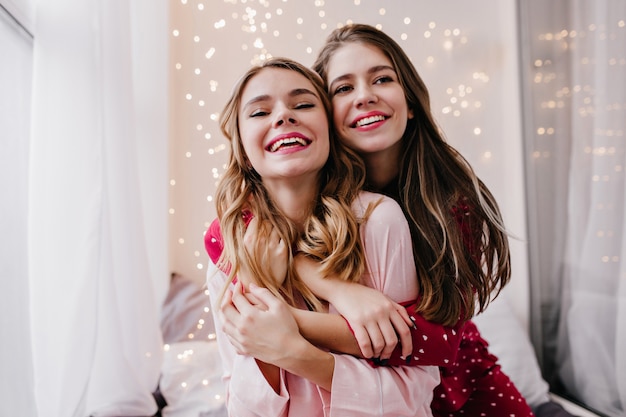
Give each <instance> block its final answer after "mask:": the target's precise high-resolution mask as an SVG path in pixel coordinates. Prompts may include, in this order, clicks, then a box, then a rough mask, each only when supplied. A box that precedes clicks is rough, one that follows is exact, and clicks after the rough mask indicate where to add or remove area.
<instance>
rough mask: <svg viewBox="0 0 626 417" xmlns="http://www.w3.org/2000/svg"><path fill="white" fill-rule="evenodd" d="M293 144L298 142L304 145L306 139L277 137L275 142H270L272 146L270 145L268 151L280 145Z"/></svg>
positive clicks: (275, 149)
mask: <svg viewBox="0 0 626 417" xmlns="http://www.w3.org/2000/svg"><path fill="white" fill-rule="evenodd" d="M295 144H300V145H302V146H306V145H307V143H306V140H304V139H302V138H285V139H279V140H277V141H276V142H274V143H273V144H272V146H271V147H270V152H276V151H277V150H278V149H279V148H280V147H281V146H283V145H287V146H289V145H295Z"/></svg>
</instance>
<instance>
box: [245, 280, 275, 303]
mask: <svg viewBox="0 0 626 417" xmlns="http://www.w3.org/2000/svg"><path fill="white" fill-rule="evenodd" d="M249 290H250V294H251V295H252V296H254V297H256V299H257V300H258V302H260V303H263V304H265V306H266V307H267V308H268V309H269V308H271V307H272V306H273V305H276V304H277V303H280V300H278V299H277V298H276V296H275V295H274V294H272V293H271V292H270V290H268V289H267V288H263V287H259V286H258V285H256V284H254V283H251V284H250V286H249Z"/></svg>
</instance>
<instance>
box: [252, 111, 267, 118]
mask: <svg viewBox="0 0 626 417" xmlns="http://www.w3.org/2000/svg"><path fill="white" fill-rule="evenodd" d="M268 114H270V113H269V112H267V111H265V110H255V111H253V112H252V113H250V117H263V116H267V115H268Z"/></svg>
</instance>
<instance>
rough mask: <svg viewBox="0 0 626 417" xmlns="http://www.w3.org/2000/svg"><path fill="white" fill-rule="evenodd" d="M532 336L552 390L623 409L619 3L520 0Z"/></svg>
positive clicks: (624, 151)
mask: <svg viewBox="0 0 626 417" xmlns="http://www.w3.org/2000/svg"><path fill="white" fill-rule="evenodd" d="M520 4H521V8H520V11H521V14H522V26H523V28H525V33H524V38H525V39H526V40H527V41H528V42H527V43H526V54H525V56H526V65H527V66H526V68H527V69H529V71H527V72H525V74H526V76H527V83H526V87H527V88H526V90H525V91H527V93H528V95H527V112H526V126H527V128H528V129H527V132H526V136H527V140H528V148H527V157H528V184H529V202H530V205H529V207H530V209H529V215H530V218H529V224H530V225H531V230H530V236H531V239H532V240H531V242H532V244H531V245H530V247H531V253H530V255H531V260H532V261H531V263H532V268H531V269H532V271H531V272H532V277H533V279H532V282H533V296H532V299H533V300H534V303H535V306H534V307H535V308H532V309H531V310H532V311H533V312H535V313H538V314H536V315H535V316H534V317H533V318H532V319H533V328H534V329H535V330H536V331H535V332H534V335H533V336H534V338H535V341H536V342H538V345H540V346H541V350H540V353H541V356H542V359H543V365H544V372H545V374H546V376H547V377H548V379H549V380H550V382H551V383H552V386H553V388H554V389H555V390H557V391H561V392H562V393H564V394H565V395H567V396H570V397H572V398H573V399H575V400H578V401H581V402H584V403H585V404H587V405H588V406H590V407H592V408H594V409H596V410H598V411H599V412H601V413H604V414H606V415H609V416H624V415H625V411H626V224H625V220H626V216H625V212H626V193H625V185H626V184H625V172H624V171H625V168H626V136H625V134H626V133H625V132H626V2H624V1H622V0H599V1H570V0H561V1H554V2H544V1H542V0H532V1H529V2H520Z"/></svg>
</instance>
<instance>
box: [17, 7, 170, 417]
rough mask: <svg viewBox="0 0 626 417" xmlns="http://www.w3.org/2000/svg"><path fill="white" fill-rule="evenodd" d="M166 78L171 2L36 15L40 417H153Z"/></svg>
mask: <svg viewBox="0 0 626 417" xmlns="http://www.w3.org/2000/svg"><path fill="white" fill-rule="evenodd" d="M166 68H167V7H166V2H165V0H162V1H153V0H144V1H133V2H131V1H128V0H47V1H40V2H39V3H38V4H37V5H36V19H35V29H34V66H33V100H32V101H33V109H32V138H31V145H30V178H29V180H30V181H29V186H28V190H29V198H28V213H29V234H28V237H29V244H28V248H29V251H28V254H29V267H30V271H29V278H30V279H29V285H30V306H31V330H32V350H33V363H34V380H35V383H34V389H33V391H34V396H35V400H36V407H37V410H38V411H37V413H38V414H37V415H38V416H40V417H44V416H50V417H69V416H77V417H78V416H148V415H153V414H154V413H155V412H156V410H157V407H156V403H155V401H154V399H153V397H152V392H153V391H154V390H155V389H156V388H157V385H158V379H159V373H160V369H161V361H162V342H161V335H160V331H159V307H160V301H161V300H162V298H163V296H164V293H165V290H166V287H167V284H168V282H169V276H168V275H169V274H168V266H167V244H166V232H165V231H166V228H167V217H166V210H167V209H166V207H167V197H166V193H167V188H166V182H167V163H166V162H167V157H166V153H167V130H168V129H167V111H166V102H167V93H168V90H167V82H166ZM11 415H23V414H22V413H21V412H20V411H16V412H15V413H12V414H11Z"/></svg>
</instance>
